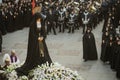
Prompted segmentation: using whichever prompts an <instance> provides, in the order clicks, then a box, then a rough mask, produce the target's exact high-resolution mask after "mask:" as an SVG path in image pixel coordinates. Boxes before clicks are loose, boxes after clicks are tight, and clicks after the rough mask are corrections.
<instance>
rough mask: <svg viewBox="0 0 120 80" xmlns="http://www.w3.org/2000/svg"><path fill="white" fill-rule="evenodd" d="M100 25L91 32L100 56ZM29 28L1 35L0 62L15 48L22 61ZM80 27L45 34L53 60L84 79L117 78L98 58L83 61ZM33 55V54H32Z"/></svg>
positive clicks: (110, 79)
mask: <svg viewBox="0 0 120 80" xmlns="http://www.w3.org/2000/svg"><path fill="white" fill-rule="evenodd" d="M102 26H103V24H102V23H100V24H99V25H98V26H97V28H96V29H95V30H93V33H94V35H95V39H96V46H97V52H98V55H99V58H100V54H101V37H102ZM28 32H29V28H24V29H23V30H19V31H16V32H13V33H9V34H7V35H5V36H3V53H2V54H1V55H0V59H1V60H0V64H3V61H2V57H3V55H4V54H5V53H9V54H10V52H11V50H12V49H15V50H16V53H17V56H18V57H19V59H20V61H21V62H22V61H24V60H25V58H26V53H27V44H28ZM82 36H83V35H82V28H80V29H79V30H76V31H75V33H74V34H72V33H70V34H68V33H67V31H66V32H65V33H57V35H53V34H52V33H51V34H49V35H48V36H47V39H46V43H47V46H48V50H49V54H50V56H51V59H52V60H53V62H58V63H60V64H62V65H64V66H66V67H68V68H71V69H72V70H76V71H78V73H79V74H80V75H81V76H82V77H83V78H85V80H117V79H116V72H114V71H112V70H111V69H110V66H109V65H107V64H103V63H102V62H101V61H100V59H98V60H97V61H87V62H83V59H82V55H83V45H82ZM33 56H34V55H33Z"/></svg>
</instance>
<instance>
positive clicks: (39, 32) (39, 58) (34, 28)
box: [16, 13, 52, 75]
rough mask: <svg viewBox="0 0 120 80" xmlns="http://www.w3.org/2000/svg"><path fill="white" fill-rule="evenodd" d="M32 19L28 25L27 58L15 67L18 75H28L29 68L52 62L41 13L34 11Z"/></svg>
mask: <svg viewBox="0 0 120 80" xmlns="http://www.w3.org/2000/svg"><path fill="white" fill-rule="evenodd" d="M32 20H33V21H32V22H31V25H30V31H29V40H28V51H27V58H26V61H25V63H24V65H23V66H22V67H20V68H17V69H16V71H17V72H18V75H28V73H29V70H31V69H33V68H35V67H37V66H38V65H41V64H43V63H46V62H48V63H49V64H50V63H52V60H51V58H50V56H49V53H48V49H47V46H46V42H45V38H46V32H45V26H44V19H43V17H42V15H41V13H36V14H34V16H33V19H32Z"/></svg>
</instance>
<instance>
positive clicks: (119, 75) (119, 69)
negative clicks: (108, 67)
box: [116, 45, 120, 78]
mask: <svg viewBox="0 0 120 80" xmlns="http://www.w3.org/2000/svg"><path fill="white" fill-rule="evenodd" d="M116 52H117V54H118V56H117V60H116V61H117V62H116V71H117V73H116V76H117V78H120V45H117V49H116Z"/></svg>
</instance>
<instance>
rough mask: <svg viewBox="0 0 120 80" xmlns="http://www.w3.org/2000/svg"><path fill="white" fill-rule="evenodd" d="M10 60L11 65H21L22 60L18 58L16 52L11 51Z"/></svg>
mask: <svg viewBox="0 0 120 80" xmlns="http://www.w3.org/2000/svg"><path fill="white" fill-rule="evenodd" d="M10 59H11V63H13V64H19V63H20V60H19V59H18V57H17V56H16V52H15V50H12V51H11V55H10Z"/></svg>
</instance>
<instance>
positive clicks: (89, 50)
mask: <svg viewBox="0 0 120 80" xmlns="http://www.w3.org/2000/svg"><path fill="white" fill-rule="evenodd" d="M83 59H84V60H85V61H87V60H97V59H98V55H97V49H96V44H95V38H94V34H93V33H92V32H91V29H88V30H87V31H86V33H85V34H84V35H83Z"/></svg>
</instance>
